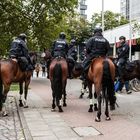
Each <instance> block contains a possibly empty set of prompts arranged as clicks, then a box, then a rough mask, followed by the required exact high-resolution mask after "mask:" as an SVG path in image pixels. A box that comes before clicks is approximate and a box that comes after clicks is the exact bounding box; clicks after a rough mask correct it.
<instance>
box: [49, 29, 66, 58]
mask: <svg viewBox="0 0 140 140" xmlns="http://www.w3.org/2000/svg"><path fill="white" fill-rule="evenodd" d="M67 53H68V44H67V42H66V35H65V33H64V32H61V33H60V34H59V38H58V39H57V40H56V41H54V43H53V46H52V48H51V55H52V57H63V58H66V57H67Z"/></svg>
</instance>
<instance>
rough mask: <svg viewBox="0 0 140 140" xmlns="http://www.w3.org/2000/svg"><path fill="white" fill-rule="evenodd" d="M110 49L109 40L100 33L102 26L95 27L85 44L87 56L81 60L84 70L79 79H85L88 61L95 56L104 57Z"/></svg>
mask: <svg viewBox="0 0 140 140" xmlns="http://www.w3.org/2000/svg"><path fill="white" fill-rule="evenodd" d="M109 49H110V45H109V42H108V41H107V40H106V39H105V38H104V37H103V35H102V28H100V27H96V28H95V29H94V35H93V37H91V38H90V39H89V40H88V42H87V44H86V52H87V57H86V59H85V60H84V62H83V69H84V72H83V74H82V77H81V78H80V79H82V80H84V79H86V74H87V72H88V69H89V66H90V63H91V61H92V59H94V58H96V57H104V56H106V55H107V53H108V50H109Z"/></svg>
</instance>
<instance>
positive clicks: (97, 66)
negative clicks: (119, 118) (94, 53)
mask: <svg viewBox="0 0 140 140" xmlns="http://www.w3.org/2000/svg"><path fill="white" fill-rule="evenodd" d="M114 79H115V66H114V64H113V62H112V61H111V60H110V59H107V58H103V57H99V58H95V59H93V61H92V63H91V65H90V68H89V71H88V87H89V98H90V108H89V112H93V109H92V107H93V99H92V98H93V95H92V84H94V88H95V93H94V97H97V100H98V112H97V116H96V118H95V121H97V122H100V121H101V118H100V117H101V102H102V97H103V98H104V99H105V103H106V108H105V115H106V120H110V116H109V110H108V102H110V105H113V106H114V105H115V98H114ZM101 92H102V93H101Z"/></svg>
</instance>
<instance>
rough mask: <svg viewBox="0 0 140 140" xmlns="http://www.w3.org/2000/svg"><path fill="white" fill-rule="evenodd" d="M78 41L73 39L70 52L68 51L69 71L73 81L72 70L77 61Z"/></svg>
mask: <svg viewBox="0 0 140 140" xmlns="http://www.w3.org/2000/svg"><path fill="white" fill-rule="evenodd" d="M75 45H76V41H75V39H72V40H71V41H70V45H69V50H68V58H67V62H68V69H69V76H68V77H69V78H70V79H72V75H71V73H72V69H73V67H74V65H75V63H76V61H77V49H76V46H75Z"/></svg>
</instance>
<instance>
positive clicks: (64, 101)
mask: <svg viewBox="0 0 140 140" xmlns="http://www.w3.org/2000/svg"><path fill="white" fill-rule="evenodd" d="M66 84H67V82H66V81H65V83H64V90H63V93H64V94H63V96H64V97H63V106H64V107H66V106H67V103H66V96H67V94H66Z"/></svg>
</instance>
